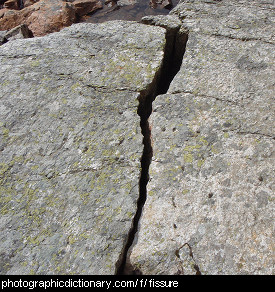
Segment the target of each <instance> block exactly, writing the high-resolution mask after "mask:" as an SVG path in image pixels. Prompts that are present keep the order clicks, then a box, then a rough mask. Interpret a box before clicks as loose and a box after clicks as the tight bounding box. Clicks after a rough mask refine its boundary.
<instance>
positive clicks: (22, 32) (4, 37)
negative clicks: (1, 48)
mask: <svg viewBox="0 0 275 292" xmlns="http://www.w3.org/2000/svg"><path fill="white" fill-rule="evenodd" d="M31 37H33V34H32V32H31V31H30V30H29V28H28V27H27V25H25V24H21V25H18V26H16V27H14V28H12V29H10V30H8V31H5V30H4V31H1V32H0V45H2V44H4V43H6V42H8V41H12V40H16V39H24V38H31Z"/></svg>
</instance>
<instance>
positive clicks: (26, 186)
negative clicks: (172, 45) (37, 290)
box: [0, 21, 165, 274]
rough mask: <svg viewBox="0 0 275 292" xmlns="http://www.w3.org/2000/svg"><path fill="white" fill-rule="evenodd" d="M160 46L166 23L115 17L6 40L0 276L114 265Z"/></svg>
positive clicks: (135, 187)
mask: <svg viewBox="0 0 275 292" xmlns="http://www.w3.org/2000/svg"><path fill="white" fill-rule="evenodd" d="M164 45H165V29H163V28H159V27H153V26H147V25H143V24H138V23H135V22H122V21H113V22H110V23H103V24H98V25H96V24H77V25H73V26H71V27H69V28H66V29H64V30H62V31H61V32H58V33H53V34H50V35H47V36H45V37H40V38H32V39H24V40H14V41H13V42H8V43H6V44H4V45H2V46H1V48H0V62H1V67H0V76H1V78H0V79H1V83H0V87H1V90H0V99H1V105H0V149H1V150H0V151H1V152H0V195H1V197H0V198H1V199H0V207H1V220H0V238H1V240H0V241H1V244H0V257H1V259H0V262H1V265H0V268H1V271H0V273H1V274H71V273H72V274H114V273H116V269H117V266H118V265H119V263H120V261H121V255H122V253H123V250H124V248H125V243H126V241H127V239H128V233H129V230H130V228H131V226H132V220H133V217H134V214H135V212H136V204H137V200H138V197H139V178H140V159H141V156H142V152H143V136H142V134H141V129H140V117H139V116H138V115H137V108H138V105H139V99H140V98H141V97H140V96H141V94H140V93H141V92H142V93H143V95H142V96H146V92H148V90H149V89H150V87H151V86H152V83H153V82H155V79H156V75H157V74H158V72H159V70H160V67H161V64H162V59H163V54H164Z"/></svg>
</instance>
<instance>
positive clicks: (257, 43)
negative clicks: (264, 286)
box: [128, 0, 275, 274]
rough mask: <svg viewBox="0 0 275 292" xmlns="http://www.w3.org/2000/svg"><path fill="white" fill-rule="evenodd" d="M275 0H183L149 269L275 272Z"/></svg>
mask: <svg viewBox="0 0 275 292" xmlns="http://www.w3.org/2000/svg"><path fill="white" fill-rule="evenodd" d="M273 2H274V1H269V3H270V4H268V1H265V2H264V1H261V2H259V1H241V2H240V1H226V0H224V1H191V0H190V1H188V0H187V1H182V3H181V4H180V5H179V6H178V7H176V8H175V10H174V11H173V14H176V15H178V16H179V17H180V18H181V19H183V27H184V28H185V29H186V30H188V31H189V36H188V42H187V47H186V53H185V55H184V58H183V62H182V65H181V68H180V71H179V72H178V74H177V75H176V77H175V78H174V79H173V81H172V83H171V85H170V87H169V90H168V93H167V94H164V95H160V96H157V97H156V99H155V101H154V103H153V113H152V115H151V117H150V128H151V143H152V148H153V157H152V163H151V165H150V179H149V182H148V185H147V200H146V203H145V205H144V208H143V213H142V217H141V220H140V222H139V230H138V232H137V234H136V237H135V242H134V245H133V246H132V248H131V250H130V252H129V258H128V261H129V262H128V264H129V266H130V265H131V266H132V268H133V269H134V270H139V271H140V272H141V273H143V274H274V270H273V249H274V241H273V236H274V235H273V227H274V219H273V214H274V190H273V188H274V116H275V115H274V81H273V79H274V78H272V76H273V75H274V70H275V67H274V59H275V55H274V24H273V23H272V20H271V19H272V14H273V13H274V12H273V8H274V5H273V4H272V3H273Z"/></svg>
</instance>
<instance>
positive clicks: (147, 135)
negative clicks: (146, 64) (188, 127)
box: [115, 27, 188, 275]
mask: <svg viewBox="0 0 275 292" xmlns="http://www.w3.org/2000/svg"><path fill="white" fill-rule="evenodd" d="M187 39H188V35H187V33H185V32H181V31H180V27H178V28H177V29H169V28H166V45H165V48H164V57H163V63H162V66H161V68H160V70H159V72H157V73H156V75H155V78H154V80H153V82H152V83H151V84H150V86H149V88H147V89H146V90H144V91H143V92H141V93H140V96H139V107H138V111H137V113H138V115H139V116H140V127H141V132H142V135H143V145H144V148H143V154H142V157H141V175H140V180H139V199H138V201H137V210H136V214H135V216H134V218H133V222H132V227H131V229H130V231H129V234H128V238H127V241H126V244H125V246H124V248H123V250H122V253H121V256H120V259H119V260H118V262H117V264H116V273H115V274H116V275H125V274H128V275H136V274H141V271H139V270H137V269H135V268H134V267H132V266H131V265H130V263H129V261H128V257H129V250H130V248H131V247H132V245H133V242H134V239H135V236H136V233H137V231H138V224H139V220H140V217H141V214H142V210H143V206H144V204H145V202H146V198H147V183H148V181H149V167H150V164H151V160H152V156H153V148H152V144H151V129H150V125H149V121H148V119H149V117H150V115H151V113H152V103H153V101H154V100H155V98H156V96H157V95H160V94H164V93H166V92H167V90H168V88H169V86H170V84H171V82H172V80H173V79H174V77H175V75H176V74H177V72H178V71H179V69H180V67H181V63H182V59H183V55H184V52H185V47H186V43H187Z"/></svg>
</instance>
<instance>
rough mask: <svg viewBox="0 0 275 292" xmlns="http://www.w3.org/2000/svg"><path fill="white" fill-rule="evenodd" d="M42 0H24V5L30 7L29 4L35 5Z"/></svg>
mask: <svg viewBox="0 0 275 292" xmlns="http://www.w3.org/2000/svg"><path fill="white" fill-rule="evenodd" d="M38 1H40V0H25V1H24V7H28V6H31V5H33V4H34V3H36V2H38Z"/></svg>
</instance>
